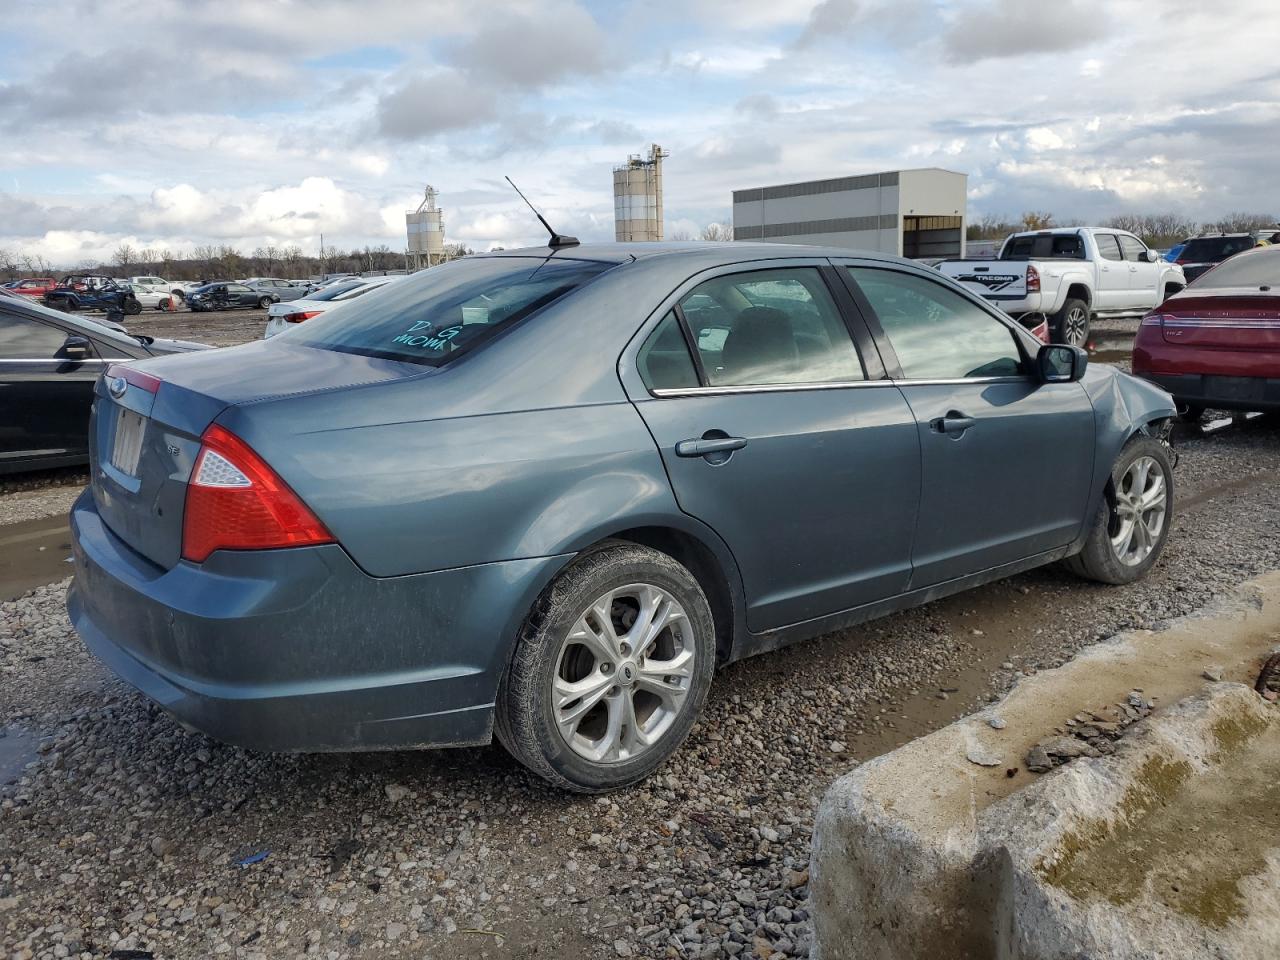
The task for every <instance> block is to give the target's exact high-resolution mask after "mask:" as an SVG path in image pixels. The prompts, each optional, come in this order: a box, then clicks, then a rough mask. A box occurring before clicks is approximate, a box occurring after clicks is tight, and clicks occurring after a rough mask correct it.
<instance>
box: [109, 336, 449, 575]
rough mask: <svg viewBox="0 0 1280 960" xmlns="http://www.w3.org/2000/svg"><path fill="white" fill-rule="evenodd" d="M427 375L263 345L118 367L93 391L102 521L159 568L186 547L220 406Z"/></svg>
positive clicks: (408, 367) (389, 364)
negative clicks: (188, 509)
mask: <svg viewBox="0 0 1280 960" xmlns="http://www.w3.org/2000/svg"><path fill="white" fill-rule="evenodd" d="M426 372H428V371H427V370H426V368H423V367H421V366H417V365H414V364H409V363H403V362H399V361H393V360H383V359H378V358H373V357H364V356H357V355H354V354H347V353H339V352H336V351H331V350H318V349H314V348H311V347H301V346H293V345H290V344H286V343H284V342H281V341H275V342H274V343H272V344H270V345H267V344H265V343H262V342H258V343H253V344H247V345H245V346H243V347H233V348H229V349H224V350H210V351H200V352H197V353H191V354H177V355H173V356H169V357H164V358H158V359H156V360H148V361H144V362H142V363H140V364H136V365H135V364H128V365H127V366H126V365H124V364H114V365H113V366H112V367H111V368H110V369H109V370H108V371H107V375H106V376H104V377H103V378H101V379H100V380H99V382H98V384H97V386H96V388H95V399H94V405H93V413H92V416H91V419H90V425H89V448H90V462H91V478H90V485H91V488H92V490H93V497H94V502H95V504H96V505H97V508H98V512H99V514H100V515H101V516H102V519H103V522H104V523H106V525H107V526H108V527H109V528H110V529H111V531H112V532H113V533H114V534H115V535H116V536H117V537H119V538H120V539H121V540H122V541H124V542H125V543H126V544H127V545H128V546H129V547H131V548H132V549H133V550H135V551H136V552H137V553H139V554H141V555H142V556H143V557H145V558H146V559H147V560H149V561H151V562H152V563H154V564H156V565H157V566H159V567H162V568H164V569H168V568H170V567H172V566H173V565H174V564H176V563H177V562H178V560H179V558H180V556H181V552H182V518H183V507H184V504H185V502H186V493H187V481H188V479H189V478H190V476H191V470H192V466H193V465H194V463H195V461H196V455H197V454H198V453H199V451H200V437H201V435H202V434H203V433H204V431H205V429H206V428H207V427H208V426H209V425H210V424H211V423H213V422H214V420H215V419H216V418H217V417H218V416H219V415H220V414H221V413H222V412H223V411H225V410H226V409H228V408H229V407H232V406H236V405H241V404H246V403H254V402H259V401H264V400H269V399H273V398H281V397H288V396H298V395H302V394H308V393H320V392H324V391H328V390H336V389H341V388H343V387H352V386H359V385H364V384H375V383H379V382H384V381H388V380H396V379H401V378H404V377H409V376H414V375H419V374H423V373H426Z"/></svg>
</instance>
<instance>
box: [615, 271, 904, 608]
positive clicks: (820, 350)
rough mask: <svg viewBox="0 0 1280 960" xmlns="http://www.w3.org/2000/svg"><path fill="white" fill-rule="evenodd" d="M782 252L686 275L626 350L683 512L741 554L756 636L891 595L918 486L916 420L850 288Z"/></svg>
mask: <svg viewBox="0 0 1280 960" xmlns="http://www.w3.org/2000/svg"><path fill="white" fill-rule="evenodd" d="M769 263H770V264H776V263H777V261H770V262H769ZM783 263H785V264H787V265H784V266H773V265H770V266H765V265H755V266H754V268H747V267H744V266H741V265H739V266H736V267H728V268H718V269H717V270H714V271H708V273H704V274H700V275H699V277H698V278H697V279H694V280H690V281H689V282H688V283H686V284H685V285H684V287H683V288H682V289H681V290H679V291H677V293H675V294H674V295H673V296H672V297H670V298H669V299H668V301H667V302H666V303H665V304H664V305H663V306H662V307H661V308H660V312H659V314H658V316H659V317H660V319H658V320H657V321H656V325H655V326H653V327H651V328H650V329H649V330H648V331H647V336H646V337H645V338H644V339H643V341H642V343H641V344H640V345H639V346H638V347H636V348H635V352H634V354H629V355H628V356H624V358H623V361H622V367H623V382H624V384H626V385H627V387H628V392H629V393H630V395H631V397H632V399H633V400H634V401H635V405H636V409H637V410H638V411H639V412H640V415H641V416H642V417H643V418H644V421H645V423H646V424H647V425H648V427H649V430H650V432H651V433H652V435H653V437H654V439H655V440H656V441H657V444H658V448H659V450H660V451H661V454H662V459H663V462H664V464H665V466H666V469H667V474H668V476H669V478H670V481H671V485H672V488H673V491H674V493H675V497H676V500H677V502H678V503H679V505H680V507H681V509H682V510H684V512H685V513H688V514H690V515H691V516H693V517H696V518H698V519H699V520H701V521H702V522H703V523H705V524H707V525H708V526H709V527H711V528H712V529H713V530H715V531H716V533H717V534H719V536H720V537H721V539H722V540H724V542H725V543H727V544H728V546H729V548H730V549H731V550H732V552H733V555H734V557H735V559H736V560H737V562H738V566H739V570H740V572H741V574H742V578H743V587H744V593H745V597H746V606H747V610H746V617H747V623H748V626H749V627H750V629H751V630H752V631H753V632H757V633H758V632H761V631H767V630H771V629H774V628H777V627H781V626H784V625H788V624H793V623H797V622H800V621H804V620H810V619H814V618H816V617H821V616H824V615H827V614H831V613H835V612H838V611H842V610H846V609H849V608H852V607H857V606H860V605H862V604H865V603H869V602H872V601H875V600H880V599H883V598H886V597H890V596H894V595H896V594H898V593H901V592H902V591H903V590H904V589H905V588H906V586H907V582H908V580H909V578H910V572H911V571H910V559H911V535H912V529H913V527H914V525H915V512H916V507H917V501H918V499H919V468H920V462H919V459H920V458H919V441H918V439H917V437H916V428H915V421H914V418H913V417H912V414H911V410H910V409H909V408H908V406H907V404H906V401H905V400H904V399H903V397H902V394H901V392H900V391H899V390H898V389H897V388H896V387H895V386H894V385H893V384H892V383H891V382H889V381H888V380H887V379H885V378H884V375H883V368H882V366H881V364H880V361H879V358H878V356H877V355H876V353H875V349H874V346H873V345H872V344H871V342H870V339H869V336H868V334H867V331H866V329H865V327H860V326H857V325H856V324H852V318H851V317H850V316H849V313H848V311H847V310H845V309H842V306H843V307H849V306H850V304H851V301H850V300H849V297H848V292H847V291H846V290H844V289H843V288H842V286H841V285H840V281H839V278H838V277H836V276H835V274H834V271H833V270H832V268H831V267H830V266H829V264H828V263H827V262H826V261H801V262H795V261H783ZM855 340H856V343H855Z"/></svg>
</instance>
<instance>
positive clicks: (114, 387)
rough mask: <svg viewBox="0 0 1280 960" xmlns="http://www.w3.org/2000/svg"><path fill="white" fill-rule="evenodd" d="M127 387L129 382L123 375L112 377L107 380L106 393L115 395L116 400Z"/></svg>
mask: <svg viewBox="0 0 1280 960" xmlns="http://www.w3.org/2000/svg"><path fill="white" fill-rule="evenodd" d="M128 389H129V384H128V382H127V381H126V380H125V378H124V377H112V378H111V379H110V380H108V381H107V393H109V394H111V396H113V397H115V398H116V399H117V400H119V399H120V398H121V397H123V396H124V393H125V391H126V390H128Z"/></svg>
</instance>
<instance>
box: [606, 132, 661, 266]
mask: <svg viewBox="0 0 1280 960" xmlns="http://www.w3.org/2000/svg"><path fill="white" fill-rule="evenodd" d="M666 156H667V154H666V153H664V152H663V151H662V148H661V147H660V146H658V145H657V144H656V143H655V144H653V146H651V147H650V148H649V156H648V158H647V159H645V158H643V157H641V156H639V155H638V154H637V155H633V156H631V157H628V158H627V162H626V163H624V164H622V165H621V166H618V167H614V168H613V219H614V237H615V239H617V240H618V241H619V242H627V241H632V240H661V239H662V160H663V158H664V157H666Z"/></svg>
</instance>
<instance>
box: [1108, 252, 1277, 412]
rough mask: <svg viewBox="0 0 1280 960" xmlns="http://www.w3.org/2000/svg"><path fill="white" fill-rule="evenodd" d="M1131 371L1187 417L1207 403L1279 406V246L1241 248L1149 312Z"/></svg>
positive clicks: (1272, 409)
mask: <svg viewBox="0 0 1280 960" xmlns="http://www.w3.org/2000/svg"><path fill="white" fill-rule="evenodd" d="M1133 372H1134V373H1135V374H1136V375H1137V376H1140V377H1144V378H1145V379H1147V380H1150V381H1152V382H1153V383H1157V384H1159V385H1160V386H1161V387H1163V388H1164V389H1166V390H1168V391H1169V392H1170V393H1171V394H1173V397H1174V399H1175V400H1177V401H1178V403H1180V404H1182V405H1183V414H1184V416H1185V417H1186V418H1187V419H1189V420H1199V419H1200V417H1201V415H1202V414H1203V413H1204V411H1205V408H1207V407H1213V408H1215V409H1219V410H1261V411H1264V412H1267V413H1272V414H1280V247H1276V246H1265V247H1258V248H1256V249H1253V250H1247V251H1245V252H1244V253H1237V254H1236V255H1235V256H1233V257H1232V258H1231V259H1229V260H1224V261H1223V262H1222V263H1220V264H1218V265H1217V266H1215V267H1214V268H1213V269H1212V270H1210V271H1208V272H1207V273H1205V274H1204V275H1203V276H1201V277H1200V279H1199V280H1197V281H1196V282H1195V283H1194V284H1192V285H1191V286H1190V287H1188V288H1187V289H1186V290H1183V291H1182V292H1181V293H1179V294H1177V295H1175V296H1172V297H1170V298H1169V299H1168V300H1166V301H1165V302H1164V303H1162V304H1161V305H1160V306H1159V307H1157V308H1156V309H1155V310H1153V311H1151V313H1149V314H1147V316H1146V317H1144V318H1143V320H1142V325H1141V326H1140V327H1139V328H1138V336H1137V337H1136V338H1135V339H1134V343H1133Z"/></svg>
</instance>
